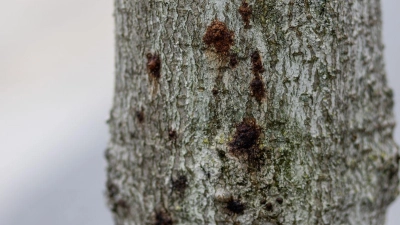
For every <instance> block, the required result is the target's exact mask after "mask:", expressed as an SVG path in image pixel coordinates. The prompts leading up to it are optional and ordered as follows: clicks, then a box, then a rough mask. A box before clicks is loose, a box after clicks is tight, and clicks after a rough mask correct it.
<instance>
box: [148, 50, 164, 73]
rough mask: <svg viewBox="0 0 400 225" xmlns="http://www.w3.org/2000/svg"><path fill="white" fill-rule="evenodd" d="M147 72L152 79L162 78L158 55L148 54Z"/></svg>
mask: <svg viewBox="0 0 400 225" xmlns="http://www.w3.org/2000/svg"><path fill="white" fill-rule="evenodd" d="M146 57H147V70H148V72H149V74H150V76H151V77H153V78H155V79H159V78H160V77H161V74H160V70H161V60H160V56H159V55H157V54H151V53H147V55H146Z"/></svg>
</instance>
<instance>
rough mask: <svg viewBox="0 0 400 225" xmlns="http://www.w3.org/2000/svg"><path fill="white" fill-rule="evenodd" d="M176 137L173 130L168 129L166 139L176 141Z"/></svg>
mask: <svg viewBox="0 0 400 225" xmlns="http://www.w3.org/2000/svg"><path fill="white" fill-rule="evenodd" d="M177 137H178V135H177V134H176V131H175V130H172V129H170V130H169V131H168V138H169V140H176V138H177Z"/></svg>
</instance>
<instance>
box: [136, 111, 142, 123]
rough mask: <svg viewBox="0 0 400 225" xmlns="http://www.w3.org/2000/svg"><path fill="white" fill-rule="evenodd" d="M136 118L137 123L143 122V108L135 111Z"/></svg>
mask: <svg viewBox="0 0 400 225" xmlns="http://www.w3.org/2000/svg"><path fill="white" fill-rule="evenodd" d="M136 118H137V120H138V121H139V123H143V122H144V110H143V108H142V110H140V111H136Z"/></svg>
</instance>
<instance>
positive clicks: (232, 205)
mask: <svg viewBox="0 0 400 225" xmlns="http://www.w3.org/2000/svg"><path fill="white" fill-rule="evenodd" d="M245 208H246V207H245V205H244V204H243V203H242V202H241V201H240V200H234V199H231V200H229V201H228V202H227V205H226V209H228V210H229V211H230V212H231V213H234V214H243V212H244V210H245Z"/></svg>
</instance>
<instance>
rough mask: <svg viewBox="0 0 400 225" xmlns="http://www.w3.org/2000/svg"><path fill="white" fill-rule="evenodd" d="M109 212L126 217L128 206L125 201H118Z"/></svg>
mask: <svg viewBox="0 0 400 225" xmlns="http://www.w3.org/2000/svg"><path fill="white" fill-rule="evenodd" d="M111 211H113V212H114V213H121V214H123V215H126V214H127V213H128V211H129V205H128V203H127V202H126V201H125V200H123V199H120V200H118V201H117V202H115V203H114V204H113V207H112V209H111Z"/></svg>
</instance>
